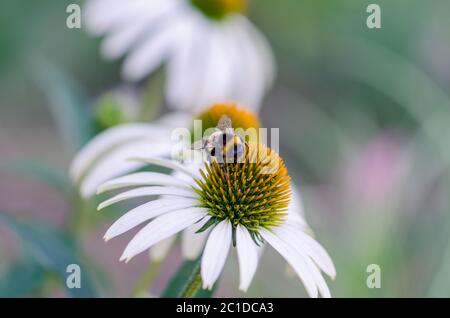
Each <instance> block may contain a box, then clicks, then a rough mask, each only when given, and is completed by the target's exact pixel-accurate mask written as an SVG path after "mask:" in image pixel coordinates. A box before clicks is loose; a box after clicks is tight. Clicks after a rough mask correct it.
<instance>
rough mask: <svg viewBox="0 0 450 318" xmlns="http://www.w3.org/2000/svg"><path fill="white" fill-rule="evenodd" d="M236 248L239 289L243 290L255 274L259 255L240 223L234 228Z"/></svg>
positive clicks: (248, 234) (245, 289)
mask: <svg viewBox="0 0 450 318" xmlns="http://www.w3.org/2000/svg"><path fill="white" fill-rule="evenodd" d="M236 248H237V255H238V261H239V276H240V278H239V281H240V283H239V289H240V290H242V291H244V292H245V291H247V289H248V287H249V286H250V284H251V282H252V279H253V276H254V275H255V272H256V268H257V267H258V259H259V256H258V251H257V249H258V247H257V245H256V244H255V242H253V240H252V238H251V236H250V233H249V232H248V230H247V229H246V228H244V227H243V226H241V225H238V226H237V228H236Z"/></svg>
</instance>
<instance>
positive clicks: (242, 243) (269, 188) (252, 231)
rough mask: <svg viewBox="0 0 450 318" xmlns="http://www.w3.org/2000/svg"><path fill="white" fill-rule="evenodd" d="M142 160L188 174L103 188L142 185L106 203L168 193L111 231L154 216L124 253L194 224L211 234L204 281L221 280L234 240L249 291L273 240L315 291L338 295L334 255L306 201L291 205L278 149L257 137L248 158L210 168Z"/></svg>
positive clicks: (120, 181) (135, 178)
mask: <svg viewBox="0 0 450 318" xmlns="http://www.w3.org/2000/svg"><path fill="white" fill-rule="evenodd" d="M135 160H139V161H141V162H146V163H150V164H156V165H160V166H163V167H166V168H170V169H173V170H175V171H177V173H178V174H181V175H182V177H181V176H177V175H165V174H161V173H155V172H152V173H149V172H141V173H135V174H131V175H127V176H124V177H120V178H117V179H114V180H111V181H108V182H106V183H105V184H104V185H103V186H101V187H100V188H99V192H104V191H108V190H112V189H119V188H124V187H134V189H131V190H128V191H125V192H122V193H119V194H118V195H116V196H115V197H112V198H111V199H108V200H107V201H105V202H103V203H102V204H101V205H100V206H99V208H100V209H101V208H104V207H105V206H109V205H111V204H114V203H116V202H119V201H122V200H127V199H131V198H136V197H152V196H157V195H162V196H164V197H163V198H159V199H156V200H152V201H149V202H147V203H144V204H143V205H141V206H138V207H136V208H134V209H132V210H131V211H129V212H127V213H126V214H124V215H123V216H122V217H121V218H120V219H119V220H117V221H116V222H115V223H114V224H113V225H112V226H111V228H110V229H109V230H108V231H107V233H106V234H105V239H111V238H113V237H115V236H117V235H120V234H122V233H124V232H126V231H128V230H130V229H131V228H133V227H135V226H137V225H139V224H141V223H143V222H147V221H150V222H149V223H148V224H147V225H146V226H145V227H143V228H142V229H141V230H140V231H139V232H138V233H137V234H136V236H135V237H134V238H133V239H132V240H131V241H130V243H129V244H128V246H127V247H126V249H125V251H124V253H123V254H122V257H121V260H125V261H129V260H130V259H131V258H133V257H134V256H135V255H137V254H139V253H141V252H143V251H145V250H147V249H148V248H150V247H152V246H153V245H155V244H156V243H158V242H160V241H162V240H164V239H166V238H168V237H171V236H173V235H174V234H176V233H178V232H180V231H182V230H185V231H186V230H190V231H191V233H192V232H193V233H196V235H205V233H206V234H207V235H208V237H207V239H206V243H205V246H204V249H203V254H202V259H201V277H202V283H203V287H204V288H212V286H213V285H214V283H215V282H216V281H217V279H218V278H219V276H220V273H221V272H222V269H223V267H224V265H225V262H226V259H227V256H228V252H229V249H230V247H231V246H232V245H234V246H235V247H236V250H237V254H238V261H239V267H240V287H239V288H240V289H241V290H247V288H248V287H249V285H250V283H251V281H252V279H253V276H254V274H255V272H256V268H257V264H258V261H259V254H260V250H261V245H265V244H268V245H271V246H272V247H273V248H275V249H276V250H277V251H278V252H279V253H280V254H281V255H282V256H283V257H284V258H285V259H286V260H287V261H288V263H289V264H290V265H291V266H292V268H293V269H294V270H295V272H296V273H297V275H298V276H299V277H300V279H301V280H302V281H303V283H304V285H305V287H306V290H307V292H308V294H309V295H310V296H312V297H316V296H317V295H318V293H320V294H321V295H323V296H325V297H328V296H330V292H329V290H328V287H327V284H326V282H325V280H324V279H323V277H322V275H321V273H320V270H322V271H323V272H325V273H326V274H328V275H329V276H332V277H334V275H335V269H334V265H333V262H332V261H331V259H330V257H329V256H328V254H327V253H326V251H325V250H324V249H323V248H322V247H321V246H320V245H319V244H318V243H317V242H316V241H315V240H314V239H313V238H311V237H310V236H309V235H308V234H307V233H306V232H305V228H304V226H303V225H304V222H299V218H300V219H301V216H300V214H297V213H296V211H294V210H293V208H295V207H297V208H298V204H295V205H294V204H291V189H290V183H289V177H288V175H287V171H286V168H285V166H284V164H283V161H282V159H281V158H280V157H279V156H278V154H276V153H275V152H274V151H273V150H271V149H269V148H267V147H265V146H263V145H258V144H249V145H248V150H247V151H246V153H245V157H244V161H243V162H240V163H226V164H223V165H221V164H219V163H211V164H209V163H206V165H205V166H204V167H203V168H201V167H200V168H199V165H198V164H189V165H188V164H183V165H181V164H179V163H176V162H174V161H169V160H164V159H157V158H140V159H139V158H138V159H135ZM294 215H295V216H294ZM232 243H233V244H232Z"/></svg>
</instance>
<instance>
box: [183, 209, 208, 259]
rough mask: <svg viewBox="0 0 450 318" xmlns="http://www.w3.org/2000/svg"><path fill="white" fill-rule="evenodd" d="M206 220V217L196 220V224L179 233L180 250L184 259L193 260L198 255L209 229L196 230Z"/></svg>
mask: <svg viewBox="0 0 450 318" xmlns="http://www.w3.org/2000/svg"><path fill="white" fill-rule="evenodd" d="M208 220H209V218H208V217H206V218H205V219H204V220H202V221H201V222H198V224H195V225H193V226H190V227H188V228H187V229H186V230H184V231H183V233H182V234H181V235H182V236H181V250H182V252H183V256H184V257H185V258H186V259H190V260H193V259H196V258H197V257H198V256H199V255H200V253H201V251H202V248H203V246H204V245H205V242H206V239H207V238H208V234H209V232H210V231H209V230H206V231H203V232H201V233H196V232H197V231H198V230H199V229H200V228H201V227H202V226H203V225H204V224H205V223H206V222H208Z"/></svg>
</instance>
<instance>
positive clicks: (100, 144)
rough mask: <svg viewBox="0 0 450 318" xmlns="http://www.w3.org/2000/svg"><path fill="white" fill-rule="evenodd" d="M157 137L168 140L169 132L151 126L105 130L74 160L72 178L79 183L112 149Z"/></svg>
mask: <svg viewBox="0 0 450 318" xmlns="http://www.w3.org/2000/svg"><path fill="white" fill-rule="evenodd" d="M156 136H158V138H160V139H165V138H166V137H165V136H167V139H168V138H169V132H168V131H167V130H165V129H164V128H161V127H156V126H155V125H150V124H123V125H120V126H116V127H113V128H110V129H108V130H105V131H104V132H102V133H100V134H98V135H97V136H96V137H95V138H94V139H92V140H91V141H90V142H89V143H88V144H87V145H86V146H84V148H83V149H82V150H81V151H80V152H79V153H78V154H77V156H76V157H75V158H74V160H73V161H72V164H71V165H70V172H69V173H70V177H71V178H72V180H73V181H74V182H79V181H80V179H81V178H82V176H83V175H84V173H85V172H86V171H87V170H88V169H89V168H90V167H91V166H92V164H93V163H94V162H95V161H96V160H98V159H99V158H100V157H101V156H102V155H104V154H105V153H106V152H108V151H110V150H111V149H113V148H115V147H118V146H120V145H122V144H124V143H127V142H129V141H136V140H139V139H153V140H155V139H157V138H156ZM149 151H151V150H149Z"/></svg>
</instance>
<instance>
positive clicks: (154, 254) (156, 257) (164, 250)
mask: <svg viewBox="0 0 450 318" xmlns="http://www.w3.org/2000/svg"><path fill="white" fill-rule="evenodd" d="M175 240H176V235H173V236H170V237H168V238H166V239H164V240H162V241H160V242H158V243H156V244H155V245H153V246H152V248H151V249H150V251H149V255H150V259H151V260H153V261H155V262H160V261H162V260H163V259H164V258H165V257H166V256H167V254H169V251H170V248H171V247H172V245H173V243H174V242H175Z"/></svg>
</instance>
